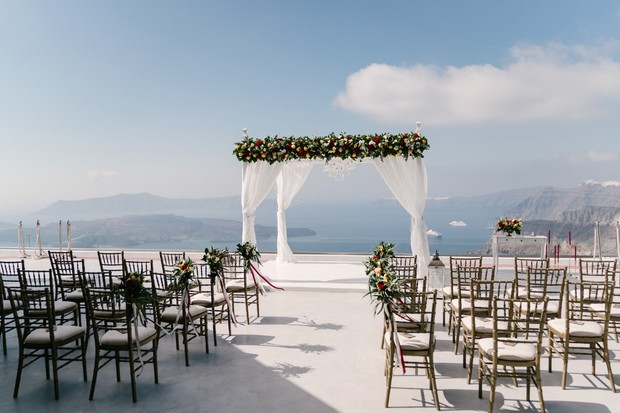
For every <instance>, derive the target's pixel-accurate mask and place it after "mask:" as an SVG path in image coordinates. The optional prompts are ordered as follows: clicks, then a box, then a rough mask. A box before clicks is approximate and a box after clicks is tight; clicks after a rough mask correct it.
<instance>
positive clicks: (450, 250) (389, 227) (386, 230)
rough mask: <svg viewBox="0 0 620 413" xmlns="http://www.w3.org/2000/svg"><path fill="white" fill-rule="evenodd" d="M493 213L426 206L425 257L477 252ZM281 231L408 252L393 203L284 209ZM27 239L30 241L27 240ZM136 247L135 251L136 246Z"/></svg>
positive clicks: (307, 239)
mask: <svg viewBox="0 0 620 413" xmlns="http://www.w3.org/2000/svg"><path fill="white" fill-rule="evenodd" d="M205 215H206V216H208V217H209V218H222V219H234V220H239V221H240V220H241V213H240V209H239V210H226V211H221V210H220V211H210V212H206V213H205ZM497 216H498V211H497V210H496V209H493V208H486V209H485V208H479V207H478V208H475V209H472V208H455V207H453V206H450V207H449V206H441V205H439V206H438V205H437V204H435V203H430V204H429V205H428V206H427V207H426V210H425V214H424V220H425V223H426V226H427V227H428V228H429V229H432V230H434V231H437V232H439V233H441V234H442V236H441V238H432V237H429V247H430V250H431V252H433V251H435V250H437V251H438V252H439V254H440V255H457V254H465V253H468V252H471V251H478V250H481V249H482V248H483V247H484V245H485V243H486V242H487V241H488V240H489V239H490V237H491V234H492V229H489V225H491V224H492V223H494V222H495V220H496V219H497ZM286 217H287V227H288V228H289V229H291V228H309V229H311V230H313V231H315V232H316V235H313V236H304V237H293V236H289V239H288V240H289V245H290V246H291V249H292V250H293V252H296V253H303V252H326V253H363V254H365V253H368V252H370V251H372V250H373V249H374V247H375V246H376V245H377V244H378V243H379V242H380V241H386V242H391V243H393V244H395V245H396V251H397V252H399V253H410V252H411V245H410V217H409V214H408V213H407V212H406V211H405V210H404V209H403V208H402V207H401V206H400V205H399V204H398V203H397V202H395V201H386V200H384V201H357V202H353V201H341V202H340V203H308V202H306V203H302V204H300V205H295V204H294V205H293V206H291V207H290V208H289V209H287V210H286ZM452 221H463V222H465V223H466V224H467V225H466V226H452V225H450V222H452ZM255 222H256V224H260V225H265V226H272V227H275V226H276V208H275V203H274V201H272V202H265V203H264V205H262V206H261V207H259V209H258V210H257V212H256V220H255ZM3 232H7V236H6V237H5V239H3V242H2V244H3V245H4V244H5V245H6V246H11V247H13V246H16V245H17V242H16V238H15V237H16V234H15V229H13V228H11V229H8V230H5V231H3ZM31 238H32V239H31ZM55 239H57V238H56V237H54V238H49V237H47V238H45V239H44V244H45V245H44V248H54V247H56V245H55V244H54V242H55V241H54V240H55ZM25 241H26V247H27V248H32V246H33V243H34V235H27V238H26V240H25ZM240 241H241V234H239V240H238V241H235V242H230V243H221V244H219V243H213V244H210V245H205V242H204V241H203V240H186V241H182V242H174V243H172V242H158V243H145V244H141V245H140V246H139V248H140V249H155V250H157V249H162V250H165V249H169V250H187V251H201V250H204V248H205V247H209V246H213V247H220V248H223V247H227V248H229V249H234V248H235V247H236V243H237V242H240ZM258 247H259V249H260V250H261V251H264V252H275V251H276V238H275V237H272V238H269V239H259V240H258ZM136 248H138V247H136Z"/></svg>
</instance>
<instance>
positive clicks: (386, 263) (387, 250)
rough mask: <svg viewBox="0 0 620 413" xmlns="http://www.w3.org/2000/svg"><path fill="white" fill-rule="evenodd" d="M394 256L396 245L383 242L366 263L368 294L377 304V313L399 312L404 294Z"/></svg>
mask: <svg viewBox="0 0 620 413" xmlns="http://www.w3.org/2000/svg"><path fill="white" fill-rule="evenodd" d="M393 256H394V244H391V243H388V242H383V241H381V242H380V243H379V245H377V247H376V248H375V250H374V251H373V255H372V257H370V258H368V259H367V260H366V261H365V262H364V266H365V267H366V275H368V293H366V295H369V296H370V298H371V299H372V301H373V302H374V303H375V313H376V314H378V313H380V312H392V311H397V309H398V307H399V302H400V299H401V297H403V296H404V292H403V291H402V289H401V286H400V283H399V281H398V277H397V276H396V273H395V272H394V270H393V269H392V266H391V264H390V259H391V258H392V257H393Z"/></svg>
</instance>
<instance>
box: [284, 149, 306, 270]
mask: <svg viewBox="0 0 620 413" xmlns="http://www.w3.org/2000/svg"><path fill="white" fill-rule="evenodd" d="M312 166H313V162H308V161H291V162H287V163H286V164H284V166H283V167H282V169H281V170H280V173H279V174H278V178H277V179H276V187H277V200H278V241H277V252H278V253H277V256H276V262H278V263H285V262H295V261H296V260H295V255H294V254H293V251H291V247H290V246H289V245H288V236H287V234H286V214H285V211H286V209H287V208H288V207H289V206H290V205H291V202H293V199H294V198H295V196H296V195H297V193H298V192H299V190H300V189H301V187H302V186H303V184H304V183H305V182H306V179H307V178H308V175H309V174H310V171H311V170H312Z"/></svg>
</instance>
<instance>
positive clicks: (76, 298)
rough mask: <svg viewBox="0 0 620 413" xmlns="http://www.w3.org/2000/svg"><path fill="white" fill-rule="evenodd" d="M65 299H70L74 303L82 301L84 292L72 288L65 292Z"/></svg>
mask: <svg viewBox="0 0 620 413" xmlns="http://www.w3.org/2000/svg"><path fill="white" fill-rule="evenodd" d="M65 300H67V301H72V302H74V303H81V302H84V294H82V291H80V290H73V291H71V292H69V293H67V294H65Z"/></svg>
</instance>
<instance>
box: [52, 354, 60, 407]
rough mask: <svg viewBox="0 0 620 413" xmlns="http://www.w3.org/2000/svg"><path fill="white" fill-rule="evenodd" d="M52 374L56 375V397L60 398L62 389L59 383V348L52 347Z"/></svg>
mask: <svg viewBox="0 0 620 413" xmlns="http://www.w3.org/2000/svg"><path fill="white" fill-rule="evenodd" d="M52 375H53V376H54V399H55V400H58V399H60V389H59V383H58V349H57V348H56V347H53V348H52Z"/></svg>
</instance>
